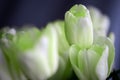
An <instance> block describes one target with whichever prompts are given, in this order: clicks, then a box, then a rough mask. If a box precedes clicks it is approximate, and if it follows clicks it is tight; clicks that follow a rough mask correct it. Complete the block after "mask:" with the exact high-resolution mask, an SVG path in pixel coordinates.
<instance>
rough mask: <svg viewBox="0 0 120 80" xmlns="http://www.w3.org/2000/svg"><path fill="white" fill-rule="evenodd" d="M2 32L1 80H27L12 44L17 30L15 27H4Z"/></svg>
mask: <svg viewBox="0 0 120 80" xmlns="http://www.w3.org/2000/svg"><path fill="white" fill-rule="evenodd" d="M1 32H2V34H1V39H0V48H1V51H0V59H1V60H0V61H1V62H0V66H1V69H0V80H26V77H25V75H24V74H23V72H22V71H21V69H20V67H19V64H18V61H17V59H16V48H15V47H13V44H12V40H14V38H13V37H14V36H15V34H16V30H15V29H13V28H12V29H10V28H4V29H3V30H2V31H1Z"/></svg>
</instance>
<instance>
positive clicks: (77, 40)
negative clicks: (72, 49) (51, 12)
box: [65, 5, 93, 48]
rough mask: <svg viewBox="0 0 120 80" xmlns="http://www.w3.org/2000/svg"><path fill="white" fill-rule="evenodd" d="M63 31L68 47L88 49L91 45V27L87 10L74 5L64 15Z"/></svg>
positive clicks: (81, 6)
mask: <svg viewBox="0 0 120 80" xmlns="http://www.w3.org/2000/svg"><path fill="white" fill-rule="evenodd" d="M65 31H66V37H67V40H68V42H69V44H70V45H72V44H76V45H79V47H80V48H89V47H90V46H91V45H92V43H93V26H92V22H91V18H90V14H89V11H88V9H87V8H86V7H85V6H83V5H75V6H73V7H72V8H71V9H70V10H69V11H67V12H66V14H65Z"/></svg>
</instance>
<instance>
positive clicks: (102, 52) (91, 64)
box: [69, 37, 115, 80]
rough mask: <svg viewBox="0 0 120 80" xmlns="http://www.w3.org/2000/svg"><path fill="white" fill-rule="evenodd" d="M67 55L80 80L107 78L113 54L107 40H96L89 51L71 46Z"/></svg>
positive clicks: (99, 38)
mask: <svg viewBox="0 0 120 80" xmlns="http://www.w3.org/2000/svg"><path fill="white" fill-rule="evenodd" d="M69 53H70V54H69V57H70V61H71V64H72V67H73V69H74V71H75V73H76V75H77V76H78V78H79V79H80V80H105V79H106V78H107V77H108V76H109V74H110V72H111V69H112V65H113V61H114V56H115V54H114V53H115V52H114V46H113V44H112V42H111V41H110V40H109V39H108V38H105V37H98V38H96V39H95V40H94V43H93V45H92V46H91V48H89V49H81V48H80V47H79V46H77V45H72V46H71V47H70V50H69Z"/></svg>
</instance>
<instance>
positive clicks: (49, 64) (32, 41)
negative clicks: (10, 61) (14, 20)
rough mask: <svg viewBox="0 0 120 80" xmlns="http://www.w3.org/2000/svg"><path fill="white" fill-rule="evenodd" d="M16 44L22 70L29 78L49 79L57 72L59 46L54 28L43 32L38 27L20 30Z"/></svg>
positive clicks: (48, 28)
mask: <svg viewBox="0 0 120 80" xmlns="http://www.w3.org/2000/svg"><path fill="white" fill-rule="evenodd" d="M15 45H16V47H17V48H18V49H19V54H18V55H17V56H18V60H19V62H20V65H21V67H22V70H23V72H24V73H25V74H26V75H27V76H28V78H29V79H31V80H44V79H48V78H49V77H51V76H52V75H53V74H54V73H55V72H56V70H57V67H58V52H57V51H58V47H57V35H56V31H55V29H54V28H52V27H47V28H46V29H45V30H43V32H42V33H40V31H39V30H38V29H36V28H32V29H27V30H24V31H22V32H18V34H17V39H16V41H15Z"/></svg>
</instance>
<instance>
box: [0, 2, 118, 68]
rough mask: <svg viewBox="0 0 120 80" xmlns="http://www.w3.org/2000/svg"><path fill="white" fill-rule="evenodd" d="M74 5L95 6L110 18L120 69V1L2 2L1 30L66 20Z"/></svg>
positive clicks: (110, 29) (0, 12) (116, 60)
mask: <svg viewBox="0 0 120 80" xmlns="http://www.w3.org/2000/svg"><path fill="white" fill-rule="evenodd" d="M74 4H84V5H86V6H89V5H90V6H95V7H97V8H98V9H100V10H101V11H102V13H103V14H106V15H108V16H109V18H110V21H111V24H110V28H109V31H110V32H114V33H115V37H116V39H115V47H116V56H115V66H114V69H116V70H118V69H120V49H119V48H120V0H0V28H2V27H4V26H10V27H12V26H14V27H18V28H20V27H22V26H23V25H26V24H32V25H35V26H37V27H39V28H42V27H44V26H45V25H46V24H47V23H48V22H52V21H55V20H59V19H64V14H65V12H66V11H67V10H68V9H70V7H71V6H73V5H74Z"/></svg>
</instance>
